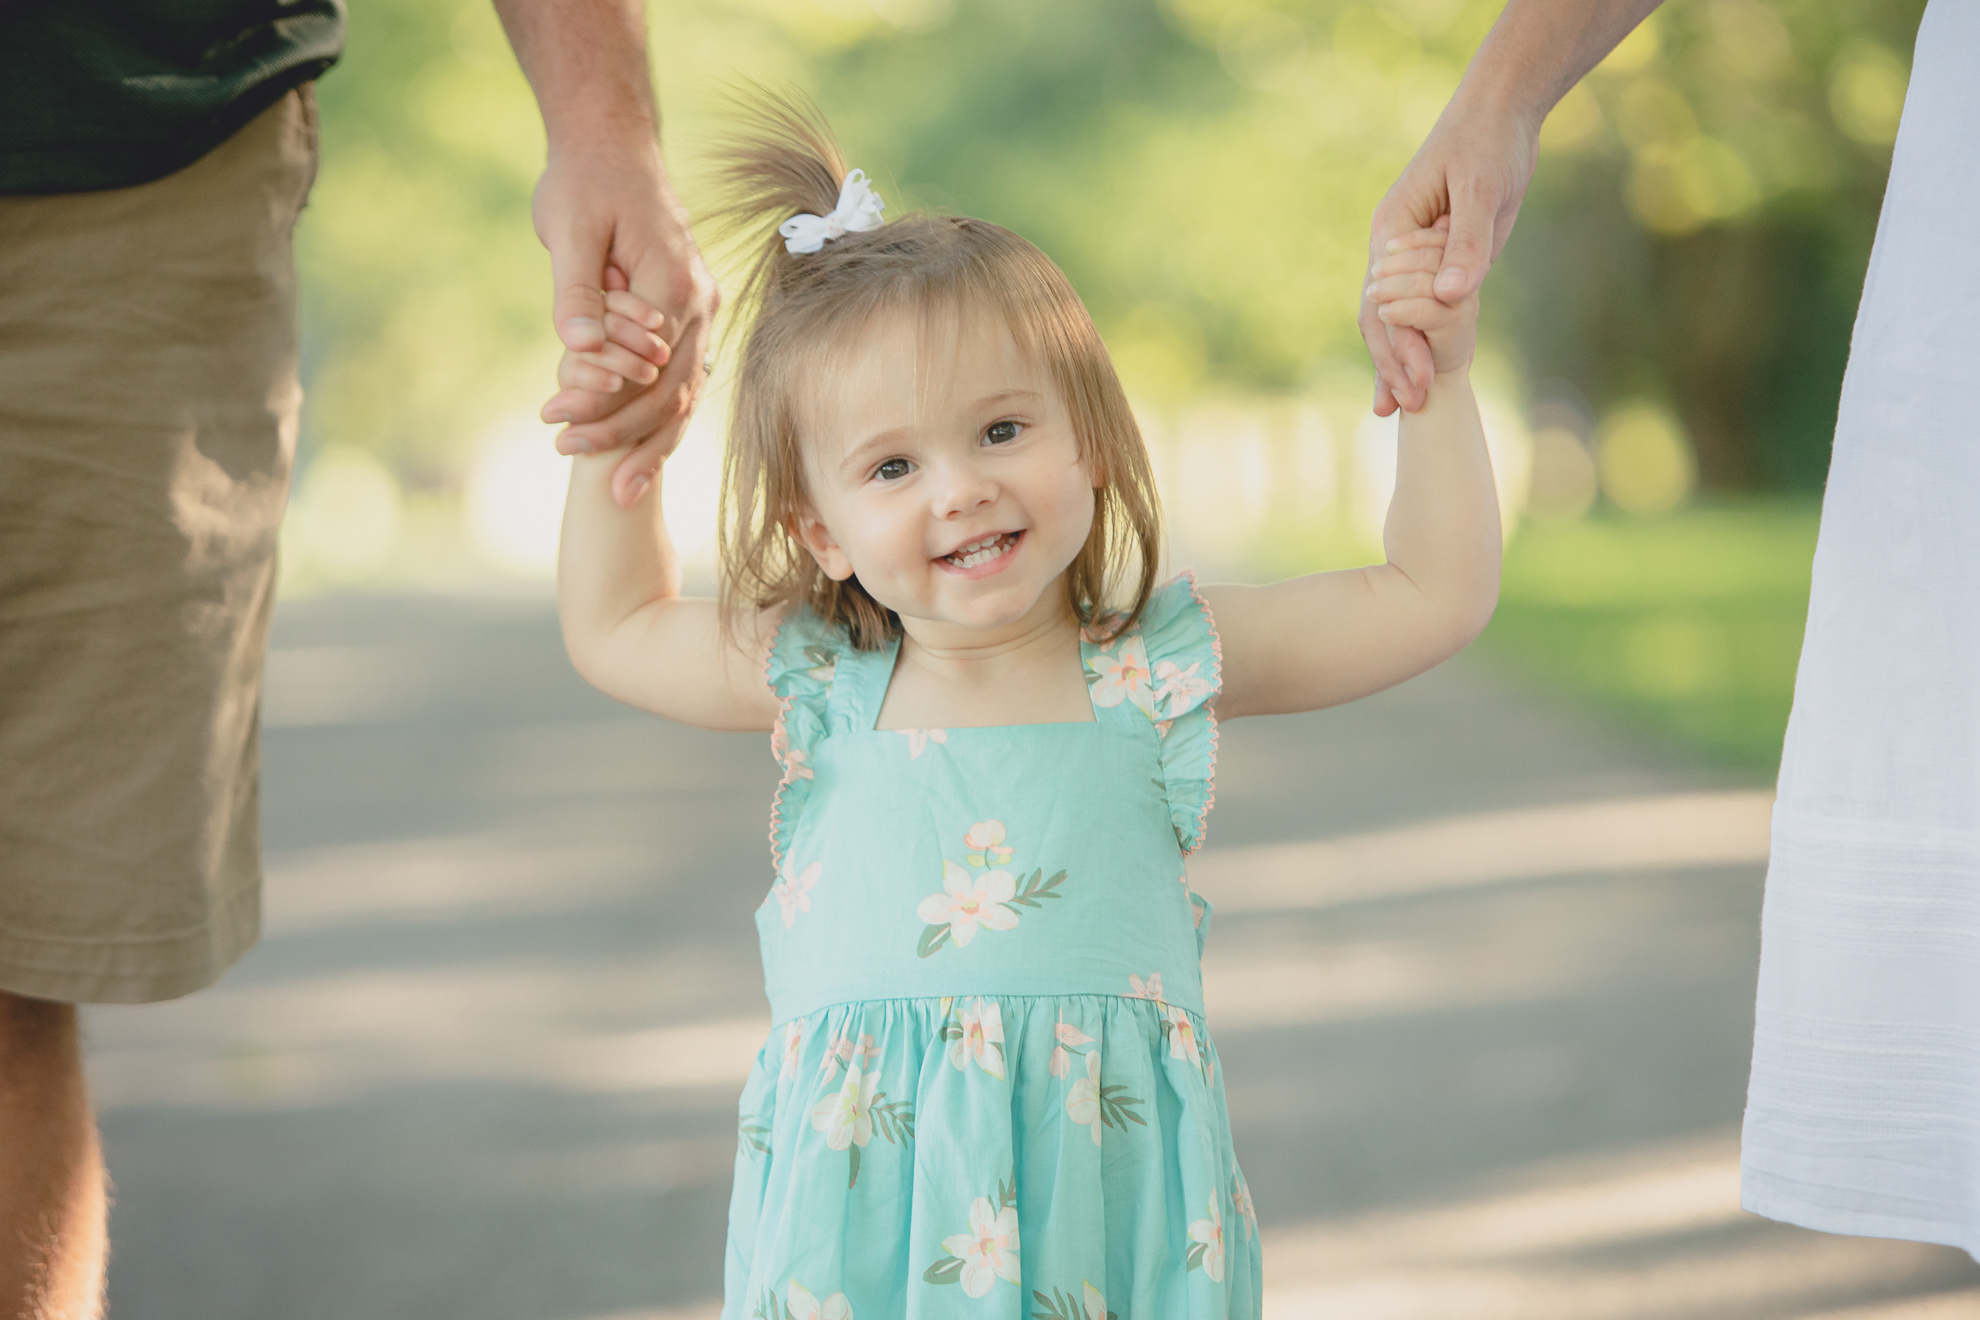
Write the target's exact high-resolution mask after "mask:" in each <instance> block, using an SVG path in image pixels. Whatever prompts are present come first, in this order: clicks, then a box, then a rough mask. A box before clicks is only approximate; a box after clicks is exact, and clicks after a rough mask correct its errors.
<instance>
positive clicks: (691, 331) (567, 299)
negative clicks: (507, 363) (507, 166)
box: [535, 147, 721, 504]
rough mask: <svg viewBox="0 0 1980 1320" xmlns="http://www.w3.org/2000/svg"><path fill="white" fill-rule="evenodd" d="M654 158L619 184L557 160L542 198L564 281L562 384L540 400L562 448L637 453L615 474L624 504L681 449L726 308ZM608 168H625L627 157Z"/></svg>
mask: <svg viewBox="0 0 1980 1320" xmlns="http://www.w3.org/2000/svg"><path fill="white" fill-rule="evenodd" d="M652 157H653V159H652V161H651V165H652V173H651V175H650V177H644V178H640V179H636V180H634V182H633V184H632V185H631V186H628V187H619V186H615V185H614V182H613V181H614V178H615V169H614V168H608V167H606V166H604V165H601V166H600V168H598V169H594V170H590V171H588V172H587V171H585V170H583V169H582V167H581V166H572V167H568V168H566V167H564V166H563V164H562V162H560V161H559V160H558V159H555V158H553V159H552V160H551V162H550V165H549V167H548V168H547V169H546V170H545V171H544V175H543V181H542V183H540V184H539V185H538V187H537V192H536V205H535V215H536V228H537V234H538V236H539V237H540V238H541V239H542V240H543V244H544V246H545V247H547V248H549V250H550V266H551V274H552V278H553V280H554V282H555V284H556V304H555V308H554V310H553V312H552V317H553V319H554V321H555V323H556V327H557V336H558V338H559V339H560V340H562V341H563V344H564V356H563V360H562V361H561V362H560V363H559V364H558V369H557V384H558V386H559V389H558V392H557V393H556V394H555V395H554V396H552V397H551V399H550V400H549V401H548V402H547V403H545V404H544V405H543V420H544V421H546V422H552V423H557V422H563V423H566V424H567V425H566V426H565V429H564V430H563V432H561V433H560V434H559V435H558V437H557V449H558V452H559V453H565V454H582V453H605V452H608V451H611V450H616V449H623V448H626V447H627V446H631V447H632V448H631V452H630V453H628V454H627V455H626V457H625V458H624V459H622V460H621V461H620V462H619V464H618V469H617V471H616V472H615V473H614V474H613V480H612V496H613V499H614V500H616V501H617V502H618V503H620V504H631V503H632V502H633V501H635V500H637V499H638V498H639V497H640V496H641V495H642V494H644V493H645V491H646V488H647V486H648V485H649V484H650V483H651V480H652V475H653V473H654V472H655V471H656V470H657V469H658V468H659V466H660V463H661V462H662V460H664V459H665V458H666V457H667V455H668V454H669V453H671V452H672V450H673V449H674V447H675V445H677V444H678V443H679V442H680V435H681V432H682V430H683V429H684V427H685V426H686V423H687V419H688V415H689V413H690V412H691V411H692V410H693V408H694V404H695V400H696V399H697V398H698V397H699V395H700V392H701V386H702V382H703V380H704V379H705V373H704V371H703V367H702V363H703V360H704V359H705V358H706V356H707V352H708V341H709V336H710V333H711V331H712V329H713V324H714V319H715V311H716V308H717V306H718V305H719V303H720V301H721V295H720V292H719V290H718V289H717V288H716V285H715V280H714V277H713V276H712V275H710V274H709V272H708V267H707V264H706V263H705V262H703V260H702V258H701V253H700V251H699V250H698V249H697V248H696V247H695V243H694V238H693V236H692V235H691V234H690V233H689V232H688V225H687V216H686V214H685V212H683V211H682V210H681V208H680V205H679V203H678V202H676V201H675V200H674V198H673V195H672V191H671V189H669V188H668V187H667V184H666V178H665V174H664V171H662V170H661V167H660V164H659V154H658V150H657V147H656V148H655V149H654V150H653V152H652ZM612 164H613V165H614V166H616V167H619V168H622V167H623V159H622V158H618V159H615V160H614V161H613V162H612ZM630 173H631V174H634V175H643V174H645V172H644V171H640V170H633V171H630ZM621 193H623V194H624V195H623V196H621V195H620V194H621Z"/></svg>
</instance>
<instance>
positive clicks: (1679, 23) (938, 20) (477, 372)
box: [301, 0, 1923, 489]
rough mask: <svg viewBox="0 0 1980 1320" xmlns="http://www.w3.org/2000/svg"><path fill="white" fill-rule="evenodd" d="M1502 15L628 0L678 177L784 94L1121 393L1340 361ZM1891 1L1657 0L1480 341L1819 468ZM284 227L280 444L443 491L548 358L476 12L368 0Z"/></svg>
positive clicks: (1868, 215)
mask: <svg viewBox="0 0 1980 1320" xmlns="http://www.w3.org/2000/svg"><path fill="white" fill-rule="evenodd" d="M1498 8H1499V4H1498V0H1379V2H1374V0H1274V2H1273V3H1261V2H1259V0H1159V2H1158V0H1087V2H1086V3H1081V4H1063V3H1052V2H1050V0H997V3H994V4H993V3H987V2H984V0H726V3H720V4H689V3H687V2H686V0H654V2H653V4H652V14H653V21H654V31H655V37H654V59H655V66H656V70H657V72H658V76H659V79H660V83H661V88H662V95H663V100H664V102H665V104H666V107H667V113H668V145H669V151H670V157H671V159H673V161H674V162H675V165H676V168H677V170H678V171H680V172H681V173H682V174H683V175H684V184H685V191H686V193H687V196H688V199H689V202H690V204H691V205H692V204H693V203H694V201H695V198H696V189H695V187H694V178H695V175H696V168H695V165H696V149H697V141H698V140H700V139H704V138H705V137H706V136H707V134H708V133H709V131H710V130H712V129H713V128H715V127H716V125H715V124H713V123H712V122H711V119H710V116H711V114H712V113H714V111H713V109H712V104H713V103H712V99H711V93H713V92H714V91H715V90H716V89H717V88H718V86H719V84H720V83H721V81H722V79H723V77H724V76H725V75H728V74H732V73H733V74H744V75H747V76H750V77H753V78H757V79H759V80H763V81H769V82H793V83H796V84H798V85H800V86H804V87H807V88H809V89H810V90H812V91H814V92H815V93H816V94H817V95H818V96H819V98H820V100H821V102H822V103H823V104H824V106H825V108H826V110H827V111H828V113H830V114H831V115H832V117H833V118H834V120H835V122H836V123H837V124H838V126H839V127H840V129H841V132H842V135H843V136H844V138H845V139H846V141H847V145H848V150H849V152H850V153H851V155H852V158H853V160H854V161H855V163H857V164H861V165H863V166H865V167H866V168H867V169H868V170H869V171H870V172H871V173H873V174H874V175H875V176H876V178H877V179H878V180H880V181H881V186H882V191H883V193H885V194H886V196H887V197H888V199H889V201H890V202H891V203H894V204H895V207H896V210H897V211H898V209H899V208H900V207H901V206H903V205H913V204H922V205H930V206H939V207H946V208H954V209H958V210H962V211H967V212H969V213H971V214H976V215H981V216H984V217H986V218H988V219H992V220H996V221H999V222H1001V223H1004V224H1008V225H1010V226H1011V227H1013V228H1015V229H1018V230H1019V231H1021V232H1023V233H1025V234H1026V235H1027V236H1029V237H1031V238H1033V239H1034V240H1035V241H1037V242H1038V243H1039V244H1040V245H1041V246H1043V247H1044V248H1045V249H1046V250H1047V251H1048V252H1050V253H1052V255H1053V256H1054V257H1056V258H1057V259H1058V260H1059V261H1060V262H1061V263H1062V264H1063V265H1064V266H1065V267H1066V269H1067V271H1068V273H1069V274H1070V275H1071V276H1072V278H1073V280H1074V282H1075V283H1076V284H1077V285H1078V287H1079V288H1080V289H1081V290H1082V292H1083V293H1084V294H1085V295H1086V296H1087V298H1088V300H1089V302H1090V304H1091V306H1092V308H1093V310H1094V313H1095V315H1096V317H1097V319H1098V320H1099V321H1100V323H1101V327H1102V330H1103V332H1104V333H1105V334H1106V335H1107V337H1108V340H1109V343H1110V344H1111V345H1112V346H1113V348H1114V350H1115V352H1116V355H1117V357H1118V359H1119V360H1120V363H1121V366H1122V369H1123V373H1124V374H1125V375H1126V376H1127V378H1128V380H1129V382H1130V386H1131V388H1132V389H1134V390H1135V392H1136V393H1137V395H1138V396H1139V397H1143V398H1146V399H1148V400H1150V401H1151V402H1154V403H1157V404H1174V403H1180V402H1182V401H1184V400H1186V399H1188V398H1189V397H1190V396H1192V395H1193V394H1194V393H1196V392H1198V391H1201V390H1203V389H1205V388H1208V387H1217V388H1225V389H1232V390H1237V391H1243V392H1251V393H1267V394H1270V393H1294V392H1298V391H1300V390H1302V389H1306V388H1309V387H1310V386H1311V385H1312V383H1313V382H1314V381H1315V380H1316V379H1317V378H1318V377H1320V376H1321V375H1323V374H1325V373H1327V372H1329V371H1336V372H1337V371H1339V370H1340V369H1341V367H1342V365H1343V364H1352V363H1355V362H1357V361H1358V360H1359V357H1360V352H1361V350H1360V344H1359V339H1358V336H1357V333H1356V330H1355V326H1354V312H1355V307H1356V304H1357V301H1358V290H1359V288H1360V285H1361V282H1362V281H1361V278H1360V276H1361V271H1362V269H1363V264H1364V254H1365V247H1366V241H1367V238H1366V235H1367V223H1368V216H1369V213H1370V211H1371V210H1372V209H1373V207H1374V205H1375V203H1376V202H1377V201H1378V200H1379V198H1380V197H1381V195H1382V193H1383V191H1384V190H1385V189H1386V188H1387V186H1388V184H1389V183H1390V181H1391V180H1393V178H1394V177H1395V175H1396V173H1397V172H1398V171H1399V170H1400V169H1401V167H1402V165H1403V164H1404V163H1405V162H1406V161H1407V159H1408V158H1409V155H1410V153H1411V152H1413V151H1414V149H1415V147H1416V145H1417V144H1418V143H1419V142H1420V141H1421V139H1422V137H1423V135H1424V134H1425V133H1426V132H1427V131H1428V130H1429V128H1430V126H1431V124H1432V123H1433V122H1434V121H1435V118H1436V116H1437V114H1438V112H1439V111H1440V110H1441V109H1442V108H1443V105H1444V103H1445V101H1446V99H1447V98H1448V96H1449V94H1450V92H1451V90H1452V89H1453V88H1454V87H1455V86H1456V84H1457V80H1458V77H1459V74H1460V73H1461V72H1462V69H1463V66H1464V62H1465V61H1466V59H1467V58H1468V57H1469V55H1470V53H1471V51H1472V49H1473V48H1474V47H1475V46H1476V44H1477V42H1478V40H1479V38H1480V37H1481V36H1482V35H1483V33H1484V31H1485V30H1486V29H1487V28H1488V27H1489V26H1490V24H1491V22H1492V19H1493V18H1494V17H1495V16H1496V14H1497V11H1498ZM1922 8H1923V0H1671V3H1670V4H1669V5H1667V6H1666V8H1665V9H1664V10H1663V11H1661V12H1660V13H1659V14H1657V15H1656V16H1654V17H1653V19H1652V20H1651V22H1650V23H1648V24H1646V25H1645V28H1644V29H1643V30H1642V31H1641V32H1640V33H1639V34H1638V35H1637V36H1635V37H1633V38H1631V40H1630V41H1629V42H1626V43H1625V44H1624V46H1623V47H1622V48H1621V49H1619V50H1618V51H1617V53H1616V54H1615V55H1614V56H1612V57H1611V58H1610V59H1609V60H1608V61H1607V62H1606V63H1605V64H1604V65H1603V66H1602V67H1601V68H1600V69H1599V70H1597V72H1596V73H1595V74H1593V75H1591V77H1590V79H1589V80H1588V82H1587V83H1586V84H1584V86H1583V87H1582V88H1580V89H1577V90H1576V91H1575V92H1574V93H1572V94H1571V95H1570V96H1569V97H1568V98H1567V99H1566V100H1565V101H1564V102H1563V103H1562V105H1561V107H1560V108H1559V109H1558V110H1557V111H1556V112H1555V114H1554V116H1553V118H1552V119H1551V120H1550V121H1549V126H1548V130H1547V133H1546V135H1545V137H1544V138H1543V157H1542V163H1541V166H1540V173H1539V176H1538V178H1537V179H1536V182H1535V185H1534V190H1533V193H1532V196H1531V199H1530V201H1529V203H1528V206H1527V208H1526V210H1525V212H1524V213H1523V215H1522V218H1521V222H1520V226H1519V229H1518V231H1517V232H1516V234H1515V236H1514V239H1513V242H1512V244H1511V246H1509V248H1508V249H1507V253H1506V256H1505V259H1504V261H1503V262H1502V265H1501V267H1500V272H1499V274H1498V275H1497V277H1496V278H1495V279H1494V280H1493V282H1492V284H1491V286H1490V287H1489V289H1488V298H1487V321H1486V332H1487V335H1488V336H1489V337H1490V338H1491V339H1493V340H1495V341H1496V343H1497V344H1498V346H1499V349H1500V352H1501V354H1502V355H1504V356H1506V357H1509V358H1510V359H1512V360H1513V361H1515V362H1518V363H1520V364H1521V365H1523V367H1524V368H1525V371H1526V373H1527V374H1528V375H1529V377H1531V378H1534V379H1543V378H1559V379H1562V380H1565V381H1567V382H1570V383H1571V384H1572V385H1573V386H1574V387H1575V388H1576V389H1577V390H1579V391H1580V392H1581V393H1582V394H1583V395H1585V396H1586V397H1587V398H1588V399H1589V400H1591V401H1592V402H1593V403H1594V404H1595V405H1596V407H1597V408H1598V409H1605V408H1607V407H1608V406H1609V405H1611V404H1614V403H1617V402H1620V401H1623V400H1626V399H1629V398H1632V397H1639V396H1649V397H1653V398H1655V397H1661V398H1663V399H1666V400H1668V401H1669V402H1670V403H1672V404H1673V405H1674V406H1675V407H1676V409H1677V410H1678V412H1679V413H1680V415H1681V416H1682V417H1683V419H1684V421H1685V423H1686V425H1687V427H1688V428H1689V430H1690V432H1691V434H1692V437H1693V440H1694V443H1695V445H1696V448H1697V451H1698V458H1699V467H1700V471H1701V475H1702V477H1703V480H1704V482H1705V484H1706V486H1707V487H1708V488H1718V489H1744V488H1753V487H1763V486H1774V487H1783V486H1784V487H1807V486H1812V485H1819V483H1820V480H1821V477H1822V474H1823V472H1824V471H1825V469H1826V453H1827V444H1828V438H1829V431H1830V428H1831V426H1832V424H1833V418H1834V407H1835V398H1836V391H1837V386H1838V383H1839V381H1840V376H1841V368H1842V363H1843V360H1844V357H1845V355H1846V353H1847V346H1848V336H1849V328H1850V324H1851V319H1852V317H1853V311H1854V306H1855V300H1856V295H1857V292H1858V289H1859V288H1860V284H1861V278H1862V271H1863V266H1864V262H1865V260H1866V258H1867V253H1868V248H1869V241H1870V236H1871V233H1872V231H1873V229H1874V224H1875V218H1876V211H1877V206H1878V201H1879V198H1880V196H1881V192H1882V183H1883V178H1884V174H1885V172H1886V170H1887V168H1888V164H1889V156H1890V143H1891V140H1892V137H1893V134H1894V132H1895V127H1896V121H1897V114H1898V111H1899V109H1900V108H1901V106H1902V99H1903V91H1904V82H1905V77H1906V71H1907V65H1908V58H1907V54H1906V52H1908V50H1909V48H1910V44H1911V37H1912V34H1913V33H1914V32H1915V30H1916V25H1917V20H1918V15H1919V13H1920V11H1921V10H1922ZM323 110H324V142H325V152H326V156H325V165H324V171H323V177H322V181H321V183H320V185H319V188H318V193H317V196H316V199H315V201H314V203H313V205H312V207H311V211H310V214H309V218H308V220H307V221H306V223H305V225H304V227H303V230H302V237H301V245H302V255H303V266H304V271H305V275H306V281H307V290H308V292H307V298H306V303H305V328H306V346H307V363H306V365H307V368H308V371H309V375H310V385H311V391H312V393H311V400H312V402H311V413H310V434H311V435H312V436H318V437H323V436H328V437H334V438H336V439H337V440H339V441H341V442H345V443H355V444H360V445H364V446H367V447H370V448H373V449H375V450H377V451H379V452H382V453H386V454H389V455H391V456H392V457H393V460H394V462H395V463H396V465H397V466H399V467H400V469H401V470H402V471H403V472H405V473H407V474H408V475H409V476H411V477H413V478H414V479H415V480H416V481H419V480H425V481H429V482H431V483H433V484H439V485H446V484H448V483H449V482H451V481H453V480H456V479H457V477H458V467H459V463H460V459H461V456H462V455H463V454H464V453H465V452H466V450H467V449H468V448H469V447H470V445H471V444H472V442H473V441H474V440H475V439H476V437H478V436H479V435H480V434H482V433H483V432H484V431H485V430H486V429H487V427H489V426H490V425H491V424H493V423H494V422H495V421H496V420H497V419H498V418H499V417H501V416H504V415H511V414H514V413H516V412H518V411H525V410H533V407H534V404H535V402H536V401H537V400H539V399H540V398H541V397H542V396H544V395H545V394H547V393H548V392H549V389H550V386H551V381H550V366H551V363H552V362H554V358H555V351H556V350H555V345H554V341H553V340H552V339H551V337H550V334H549V330H548V325H547V319H548V305H549V304H548V270H547V263H546V262H545V261H544V259H543V257H542V254H541V251H540V249H539V248H538V247H537V245H536V243H535V240H534V237H533V235H532V233H531V230H530V226H529V217H528V202H529V189H530V186H531V184H532V182H533V180H534V176H535V173H536V170H537V168H538V166H539V164H540V160H541V152H542V137H541V130H540V128H539V126H538V125H537V123H536V121H535V117H534V111H533V107H532V103H531V101H530V99H529V95H528V90H527V88H526V87H525V85H524V84H523V81H522V79H521V77H520V75H519V74H518V73H517V72H516V70H515V67H514V64H513V61H512V60H511V59H510V57H509V56H508V54H507V51H506V48H505V47H504V45H503V43H502V38H501V35H500V32H499V29H498V28H497V27H496V24H495V21H494V18H493V16H492V14H491V13H490V12H489V11H488V7H487V5H486V4H485V3H484V2H483V0H462V2H461V3H435V0H367V2H366V3H363V4H360V5H358V6H356V8H355V12H354V14H353V18H352V31H351V45H350V53H349V55H348V56H347V58H346V60H345V62H344V64H343V65H342V66H341V67H339V68H338V69H337V70H336V71H335V72H334V73H333V74H332V75H331V76H330V77H329V78H328V79H326V81H325V83H324V86H323Z"/></svg>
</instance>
